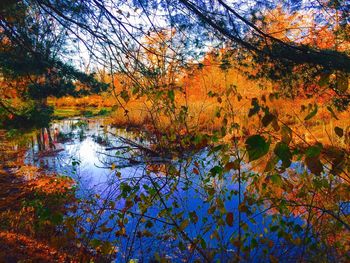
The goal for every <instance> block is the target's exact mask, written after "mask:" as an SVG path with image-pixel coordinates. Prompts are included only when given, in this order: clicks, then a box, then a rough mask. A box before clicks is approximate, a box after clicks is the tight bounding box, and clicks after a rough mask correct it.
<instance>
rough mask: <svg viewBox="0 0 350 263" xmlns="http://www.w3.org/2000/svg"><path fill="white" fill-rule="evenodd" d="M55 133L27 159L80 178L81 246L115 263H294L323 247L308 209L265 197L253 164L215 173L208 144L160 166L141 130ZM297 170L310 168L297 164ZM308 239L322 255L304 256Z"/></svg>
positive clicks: (100, 125)
mask: <svg viewBox="0 0 350 263" xmlns="http://www.w3.org/2000/svg"><path fill="white" fill-rule="evenodd" d="M51 129H52V130H53V131H55V130H58V131H60V132H61V133H62V134H64V135H66V137H65V139H64V140H62V141H59V142H57V143H56V149H55V151H54V153H53V154H50V152H47V154H42V153H40V152H39V151H38V147H37V146H36V145H34V148H33V149H34V150H29V151H28V152H27V156H26V162H27V163H31V164H35V165H38V166H42V167H44V168H45V169H48V170H51V171H56V172H58V173H60V174H63V175H68V176H70V177H72V178H74V180H75V181H76V182H77V196H78V197H79V198H81V203H80V205H79V207H78V208H77V210H76V211H75V214H72V216H76V217H77V218H78V220H77V222H78V223H79V229H78V232H79V235H80V236H81V242H82V243H83V244H84V245H87V246H92V247H94V248H98V249H100V250H101V251H102V252H104V253H105V254H110V257H111V258H114V260H115V261H116V262H123V261H125V262H128V261H129V260H131V259H138V260H140V262H149V261H150V260H152V259H161V258H163V259H169V260H170V259H171V261H173V262H182V261H185V262H187V261H194V260H196V259H198V260H199V259H200V260H203V259H206V260H207V261H213V260H221V262H229V261H237V260H238V259H239V260H241V261H247V262H264V261H274V260H275V259H276V260H277V259H278V260H279V261H283V262H295V261H296V260H300V259H303V260H307V259H308V258H313V257H314V256H315V253H316V254H317V253H318V251H320V250H321V249H322V246H323V244H322V243H319V244H317V242H318V240H317V236H314V235H313V232H312V231H310V229H309V223H307V225H306V222H305V219H304V218H302V217H299V215H300V213H295V214H294V215H293V214H291V215H288V212H287V213H285V214H279V211H277V210H276V209H275V210H273V209H272V207H270V206H271V204H270V203H268V202H263V201H261V200H260V201H259V202H257V200H259V198H257V197H256V195H257V194H259V191H258V190H259V189H258V187H256V188H255V189H254V183H252V182H254V180H257V184H256V186H258V185H259V184H260V186H261V185H262V180H261V178H259V177H253V176H254V173H253V172H251V171H250V169H249V167H248V166H243V167H242V175H240V176H244V180H241V179H239V178H238V177H237V175H236V174H233V175H232V174H231V173H223V174H220V175H215V174H213V173H212V172H211V169H212V168H213V167H215V166H216V165H217V164H218V163H219V162H220V157H219V156H215V154H214V155H211V156H210V157H208V152H207V151H205V150H202V151H201V152H199V153H197V154H195V155H193V156H189V157H188V158H184V159H182V160H165V161H166V162H165V163H162V162H160V160H159V159H157V158H148V157H147V155H146V154H144V153H143V152H142V150H141V151H140V149H137V147H136V148H135V145H133V144H127V143H126V142H127V141H126V140H131V141H132V142H135V143H137V145H141V146H144V147H146V148H147V147H149V146H150V144H149V143H147V142H145V141H141V140H139V137H140V135H139V134H137V133H133V132H126V131H125V130H122V129H116V128H113V127H110V126H109V125H107V124H106V123H105V121H104V120H103V119H88V120H82V119H71V120H63V121H60V122H56V123H54V124H53V125H52V127H51ZM118 136H121V137H118ZM125 139H126V140H125ZM292 170H294V171H295V172H296V173H303V171H304V170H305V169H304V168H303V167H302V166H300V165H298V164H293V167H292ZM239 182H241V192H240V191H239ZM248 182H249V183H250V187H248V188H247V190H248V191H245V190H244V189H246V186H247V184H248ZM252 187H253V189H252ZM265 187H266V186H265ZM276 189H277V188H271V189H270V190H271V193H274V191H275V190H276ZM279 191H283V190H279ZM305 226H307V228H306V231H304V230H305ZM295 229H298V231H295ZM302 240H304V241H305V240H308V243H307V244H308V245H310V244H317V245H315V247H314V251H315V253H314V252H312V251H310V250H308V251H307V253H306V252H305V249H306V248H305V247H306V246H305V244H306V243H305V244H302V246H300V244H301V243H302ZM327 253H328V252H327ZM328 254H329V255H328V256H329V257H331V256H332V255H333V254H332V253H331V252H329V253H328ZM115 257H116V258H115Z"/></svg>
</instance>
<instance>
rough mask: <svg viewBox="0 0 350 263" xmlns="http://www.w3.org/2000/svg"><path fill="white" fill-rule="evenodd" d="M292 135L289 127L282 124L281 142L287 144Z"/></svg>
mask: <svg viewBox="0 0 350 263" xmlns="http://www.w3.org/2000/svg"><path fill="white" fill-rule="evenodd" d="M292 135H293V133H292V130H291V128H289V127H288V126H286V125H283V126H282V130H281V137H282V142H284V143H285V144H287V145H289V143H290V142H291V141H292Z"/></svg>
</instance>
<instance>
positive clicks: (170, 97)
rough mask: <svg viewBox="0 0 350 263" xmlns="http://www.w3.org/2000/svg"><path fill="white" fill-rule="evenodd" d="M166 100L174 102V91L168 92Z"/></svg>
mask: <svg viewBox="0 0 350 263" xmlns="http://www.w3.org/2000/svg"><path fill="white" fill-rule="evenodd" d="M168 98H169V99H170V100H171V101H174V100H175V92H174V90H172V89H171V90H168Z"/></svg>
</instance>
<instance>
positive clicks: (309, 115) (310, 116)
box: [304, 104, 318, 121]
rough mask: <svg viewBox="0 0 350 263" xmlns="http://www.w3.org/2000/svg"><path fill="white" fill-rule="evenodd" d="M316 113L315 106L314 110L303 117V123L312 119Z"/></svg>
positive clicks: (316, 107) (315, 106)
mask: <svg viewBox="0 0 350 263" xmlns="http://www.w3.org/2000/svg"><path fill="white" fill-rule="evenodd" d="M317 111H318V106H317V104H315V105H314V109H313V110H312V111H311V112H310V113H309V114H308V115H307V116H306V117H305V119H304V120H305V121H307V120H310V119H311V118H312V117H314V116H315V115H316V113H317Z"/></svg>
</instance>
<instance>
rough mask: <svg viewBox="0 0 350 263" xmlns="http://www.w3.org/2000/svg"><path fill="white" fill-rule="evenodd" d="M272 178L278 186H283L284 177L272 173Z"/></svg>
mask: <svg viewBox="0 0 350 263" xmlns="http://www.w3.org/2000/svg"><path fill="white" fill-rule="evenodd" d="M270 179H271V181H272V182H273V183H274V184H276V185H278V186H282V183H283V182H282V178H281V176H280V175H279V174H273V175H271V177H270Z"/></svg>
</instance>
